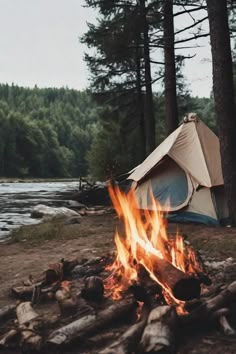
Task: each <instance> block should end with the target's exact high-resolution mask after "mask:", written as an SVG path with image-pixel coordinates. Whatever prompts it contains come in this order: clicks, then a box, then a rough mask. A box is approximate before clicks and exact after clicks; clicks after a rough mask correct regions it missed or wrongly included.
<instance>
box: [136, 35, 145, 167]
mask: <svg viewBox="0 0 236 354" xmlns="http://www.w3.org/2000/svg"><path fill="white" fill-rule="evenodd" d="M136 81H137V83H136V85H137V107H138V112H139V139H140V143H139V146H140V153H139V161H138V162H142V161H143V160H144V158H145V157H146V132H145V117H144V100H143V92H142V79H141V55H140V38H137V42H136Z"/></svg>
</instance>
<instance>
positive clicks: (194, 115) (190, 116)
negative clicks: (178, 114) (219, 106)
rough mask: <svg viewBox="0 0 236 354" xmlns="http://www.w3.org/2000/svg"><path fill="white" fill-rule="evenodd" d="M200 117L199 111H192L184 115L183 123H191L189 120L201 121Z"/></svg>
mask: <svg viewBox="0 0 236 354" xmlns="http://www.w3.org/2000/svg"><path fill="white" fill-rule="evenodd" d="M199 120H200V118H199V117H198V115H197V113H194V112H191V113H188V114H186V115H185V116H184V118H183V121H182V123H189V122H196V123H197V122H199Z"/></svg>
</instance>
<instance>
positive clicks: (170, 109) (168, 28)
mask: <svg viewBox="0 0 236 354" xmlns="http://www.w3.org/2000/svg"><path fill="white" fill-rule="evenodd" d="M163 10H164V23H163V25H164V56H165V111H166V117H165V121H166V133H167V135H169V134H170V133H172V132H173V131H174V130H175V129H176V128H177V127H178V104H177V93H176V68H175V49H174V41H175V39H174V37H175V36H174V17H173V0H165V1H164V9H163Z"/></svg>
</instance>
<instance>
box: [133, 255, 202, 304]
mask: <svg viewBox="0 0 236 354" xmlns="http://www.w3.org/2000/svg"><path fill="white" fill-rule="evenodd" d="M140 252H141V250H139V253H140ZM149 258H150V260H151V263H152V266H153V274H154V275H155V277H156V278H157V279H158V280H159V281H160V282H161V283H162V284H164V285H165V286H166V287H167V288H168V289H170V290H171V292H172V294H173V295H174V297H175V298H176V299H178V300H182V301H188V300H192V299H195V298H199V297H200V292H201V287H200V280H199V279H198V278H196V277H194V276H192V275H189V274H187V273H184V272H182V271H181V270H179V269H178V268H176V267H175V266H173V265H172V264H171V263H170V262H168V261H167V260H165V259H161V258H159V257H158V256H155V255H153V254H152V255H149Z"/></svg>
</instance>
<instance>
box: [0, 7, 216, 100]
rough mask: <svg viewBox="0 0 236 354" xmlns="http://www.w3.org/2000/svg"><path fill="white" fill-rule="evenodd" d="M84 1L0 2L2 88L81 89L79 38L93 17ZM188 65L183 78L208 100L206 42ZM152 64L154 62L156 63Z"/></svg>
mask: <svg viewBox="0 0 236 354" xmlns="http://www.w3.org/2000/svg"><path fill="white" fill-rule="evenodd" d="M83 4H84V1H83V0H0V9H1V11H0V83H9V84H11V83H12V82H13V83H14V84H17V85H19V86H27V87H33V86H34V85H35V84H36V85H37V86H38V87H62V86H68V87H69V88H75V89H78V90H83V89H85V88H86V87H87V86H88V84H89V83H88V77H89V72H88V70H87V68H86V64H85V63H84V62H83V54H84V52H85V51H86V47H85V46H84V45H82V44H81V43H80V42H79V39H78V38H79V37H80V36H82V34H83V33H85V32H86V30H87V24H86V22H94V20H95V17H96V16H95V13H94V11H93V10H92V9H88V8H84V7H83V6H82V5H83ZM199 44H200V45H203V47H202V48H198V49H194V50H193V49H192V50H189V51H188V52H186V54H187V53H190V54H192V53H194V54H196V56H195V58H194V59H191V60H187V61H186V65H185V69H184V74H185V75H186V78H187V82H188V83H189V86H190V89H191V91H192V94H193V95H195V96H200V97H202V96H209V94H210V90H211V87H212V80H211V76H212V72H211V63H210V62H209V59H210V46H209V38H207V39H205V38H204V39H203V40H201V41H199ZM155 59H156V60H157V59H158V58H155Z"/></svg>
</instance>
